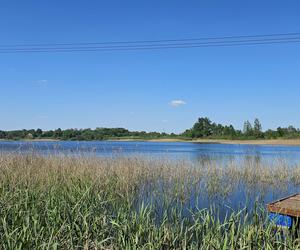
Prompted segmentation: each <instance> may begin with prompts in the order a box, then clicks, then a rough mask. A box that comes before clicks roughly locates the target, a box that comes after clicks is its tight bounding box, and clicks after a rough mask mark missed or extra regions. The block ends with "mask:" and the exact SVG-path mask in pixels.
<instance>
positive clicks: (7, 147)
mask: <svg viewBox="0 0 300 250" xmlns="http://www.w3.org/2000/svg"><path fill="white" fill-rule="evenodd" d="M0 152H18V153H20V152H21V153H31V152H37V153H41V154H46V155H47V154H58V155H61V154H62V155H80V156H81V155H83V156H84V155H88V156H97V157H119V156H125V157H130V156H141V157H149V158H151V159H153V158H154V159H155V158H157V159H160V158H163V159H168V160H178V159H180V160H188V161H191V162H193V163H197V164H201V163H207V162H218V163H222V164H224V165H226V163H227V162H229V161H233V162H238V161H244V160H245V159H248V160H249V159H250V160H255V161H256V162H260V163H270V164H272V163H273V162H275V161H277V160H278V159H280V160H281V161H284V162H285V163H286V164H288V165H290V166H291V167H293V166H297V165H300V146H279V145H274V146H273V145H272V146H267V145H227V144H199V143H185V142H121V141H30V142H29V141H0ZM202 184H203V185H204V186H205V182H204V183H202ZM225 186H226V183H225ZM200 188H201V187H199V189H200ZM299 191H300V185H299V184H298V185H297V184H294V183H290V184H288V185H287V186H286V187H285V188H277V187H276V186H275V187H274V186H271V187H264V188H263V189H262V188H261V187H259V186H253V187H251V190H249V188H246V187H245V185H244V184H243V183H239V184H237V185H236V186H235V187H234V188H233V189H232V191H230V192H229V193H228V194H227V195H226V196H222V195H218V194H215V195H212V196H211V195H209V194H208V193H207V192H204V193H202V194H201V195H200V196H199V195H198V196H197V197H191V198H190V199H189V200H188V203H189V204H188V205H187V207H189V208H190V207H193V206H196V205H197V206H199V207H200V208H206V207H209V206H210V205H216V206H217V207H219V208H221V214H222V215H223V216H224V215H225V214H226V213H227V212H228V211H229V210H230V209H231V208H233V209H238V208H242V207H245V206H247V207H253V206H254V203H255V202H256V201H258V202H259V203H260V204H263V205H265V204H266V203H268V202H270V201H272V200H275V199H278V198H281V197H284V196H287V195H290V194H293V193H295V192H299ZM229 207H230V208H229Z"/></svg>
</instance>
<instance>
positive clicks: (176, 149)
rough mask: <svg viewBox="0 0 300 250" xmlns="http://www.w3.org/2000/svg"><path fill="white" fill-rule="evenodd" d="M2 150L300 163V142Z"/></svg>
mask: <svg viewBox="0 0 300 250" xmlns="http://www.w3.org/2000/svg"><path fill="white" fill-rule="evenodd" d="M0 150H1V151H2V152H4V151H9V152H32V151H34V152H39V153H42V154H83V155H85V154H91V155H96V156H100V157H101V156H105V157H107V156H112V157H114V156H132V155H142V156H147V157H158V158H159V157H164V158H170V159H188V160H192V161H198V160H203V159H211V160H221V161H226V160H229V159H230V160H238V159H244V158H245V157H256V158H257V159H259V160H263V161H264V160H266V161H273V160H275V159H283V160H285V161H287V162H289V163H291V164H297V163H300V146H273V145H271V146H270V145H227V144H200V143H188V142H119V141H33V142H29V141H0Z"/></svg>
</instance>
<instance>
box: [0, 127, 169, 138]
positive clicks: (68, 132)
mask: <svg viewBox="0 0 300 250" xmlns="http://www.w3.org/2000/svg"><path fill="white" fill-rule="evenodd" d="M174 136H175V134H167V133H158V132H145V131H141V132H139V131H129V130H127V129H124V128H96V129H65V130H62V129H60V128H58V129H56V130H47V131H43V130H41V129H36V130H35V129H30V130H26V129H22V130H14V131H1V130H0V139H6V140H18V139H59V140H108V139H118V138H128V139H156V138H165V137H167V138H169V137H174Z"/></svg>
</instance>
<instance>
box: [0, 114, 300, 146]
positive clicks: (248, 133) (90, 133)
mask: <svg viewBox="0 0 300 250" xmlns="http://www.w3.org/2000/svg"><path fill="white" fill-rule="evenodd" d="M163 138H166V139H167V138H174V139H176V138H177V139H183V140H184V139H186V140H189V139H201V138H203V139H231V140H234V139H242V140H243V139H244V140H249V139H251V140H254V139H277V138H286V139H294V138H300V130H299V129H296V128H295V127H293V126H289V127H287V128H282V127H278V128H277V129H276V130H271V129H268V130H266V131H263V130H262V125H261V123H260V121H259V120H258V119H255V120H254V123H253V124H251V123H250V122H249V121H246V122H245V123H244V128H243V130H237V129H235V128H234V127H233V126H232V125H222V124H217V123H214V122H212V121H211V120H210V119H209V118H207V117H201V118H199V119H198V121H197V122H196V123H195V124H194V126H193V127H192V128H191V129H187V130H186V131H184V132H183V133H181V134H174V133H171V134H168V133H159V132H145V131H141V132H139V131H129V130H127V129H125V128H96V129H65V130H62V129H60V128H58V129H56V130H47V131H43V130H41V129H29V130H26V129H23V130H14V131H2V130H0V139H5V140H19V139H58V140H109V139H145V140H149V139H163Z"/></svg>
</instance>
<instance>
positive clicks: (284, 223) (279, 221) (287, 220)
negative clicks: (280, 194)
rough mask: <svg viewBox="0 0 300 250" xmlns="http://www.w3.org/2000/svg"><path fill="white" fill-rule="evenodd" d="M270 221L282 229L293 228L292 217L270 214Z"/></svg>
mask: <svg viewBox="0 0 300 250" xmlns="http://www.w3.org/2000/svg"><path fill="white" fill-rule="evenodd" d="M269 219H270V220H271V221H272V222H274V223H275V224H276V225H277V226H281V227H288V228H290V227H292V221H293V220H292V217H291V216H288V215H282V214H275V213H270V214H269Z"/></svg>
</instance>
